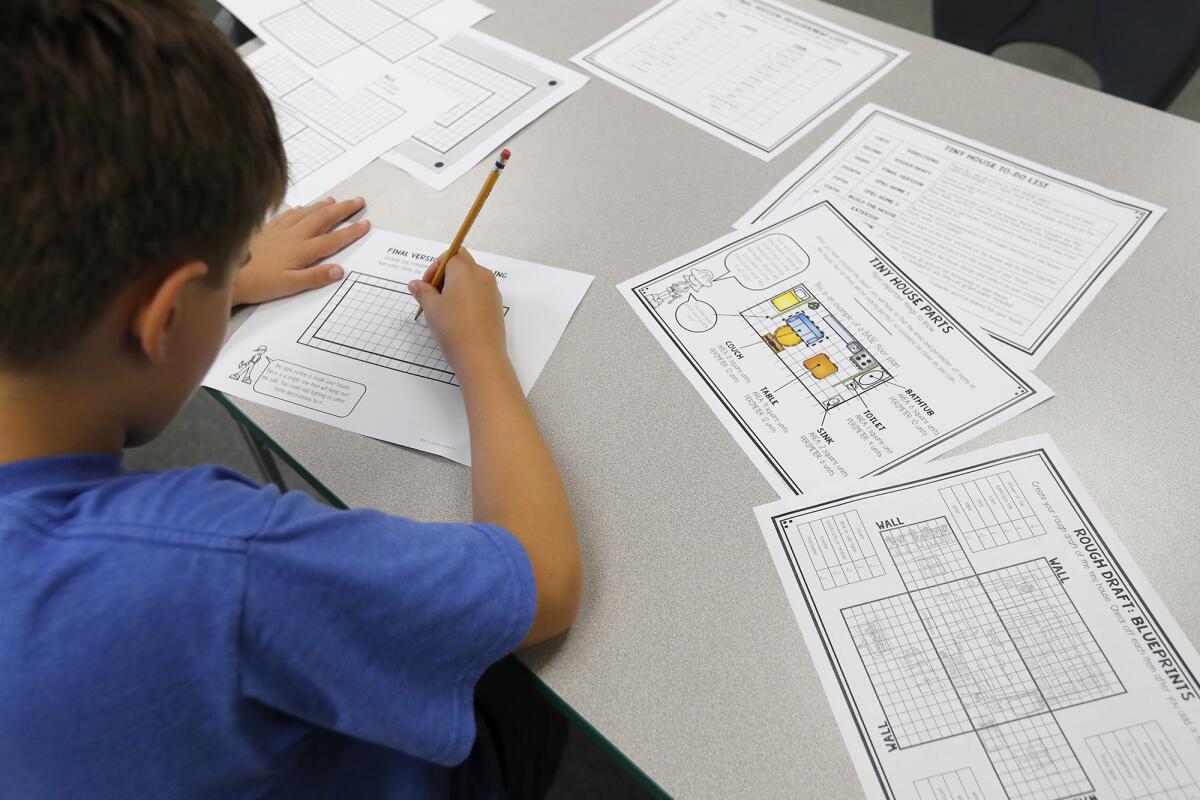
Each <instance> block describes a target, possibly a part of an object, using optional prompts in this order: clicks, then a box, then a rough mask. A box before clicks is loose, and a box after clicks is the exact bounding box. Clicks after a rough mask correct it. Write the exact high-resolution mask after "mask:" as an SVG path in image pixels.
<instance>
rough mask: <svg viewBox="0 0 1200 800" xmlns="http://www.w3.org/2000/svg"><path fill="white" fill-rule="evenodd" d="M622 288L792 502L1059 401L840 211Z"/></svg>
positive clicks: (678, 262)
mask: <svg viewBox="0 0 1200 800" xmlns="http://www.w3.org/2000/svg"><path fill="white" fill-rule="evenodd" d="M620 291H621V293H622V294H623V295H624V296H625V298H626V299H627V300H628V301H629V302H630V304H631V305H632V306H633V308H634V310H635V311H636V312H637V314H638V316H639V317H640V318H641V320H642V321H643V322H644V323H645V324H646V326H647V327H648V328H649V329H650V331H651V332H652V333H653V334H654V336H655V338H656V339H658V341H659V343H660V344H661V345H662V346H663V348H664V349H665V350H666V351H667V353H668V354H669V355H670V356H671V359H672V360H673V361H674V362H675V365H676V366H677V367H678V368H679V369H680V370H681V371H682V372H683V373H684V375H685V376H686V377H687V378H688V380H689V381H690V382H691V383H692V385H693V386H694V387H695V388H696V390H697V391H698V392H700V394H701V396H702V397H703V398H704V400H705V401H706V402H707V403H708V405H709V407H710V408H711V409H712V410H713V413H715V414H716V415H717V417H718V418H719V419H720V420H721V422H722V423H723V424H724V425H725V427H726V428H727V429H728V430H729V432H730V433H731V434H732V435H733V437H734V438H735V439H736V440H737V442H738V444H739V445H740V446H741V447H742V449H743V450H744V451H745V453H746V454H747V456H749V457H750V459H751V461H753V462H754V464H755V466H756V467H758V469H759V470H760V471H761V472H762V474H763V476H764V477H765V478H766V479H767V480H768V481H770V483H771V485H772V486H773V487H774V488H775V490H776V491H778V492H779V493H780V495H781V496H786V495H788V494H802V493H803V494H807V493H809V492H812V491H814V490H822V489H824V488H826V487H828V486H830V485H832V484H836V483H839V482H849V481H853V480H856V479H858V478H861V477H863V476H866V475H874V474H878V473H882V472H886V471H887V470H890V469H893V468H894V467H897V466H899V465H901V464H905V463H911V462H914V461H916V462H918V463H919V462H921V461H925V460H928V459H930V458H932V457H933V456H934V455H936V454H938V453H941V452H944V451H945V450H947V449H948V448H951V447H954V446H956V445H959V444H962V443H963V442H964V441H966V440H968V439H969V438H971V437H972V436H975V435H976V434H979V433H981V432H983V431H985V430H987V429H988V428H990V427H992V426H994V425H996V424H998V423H999V422H1001V421H1002V420H1005V419H1008V418H1009V417H1012V416H1013V415H1015V414H1018V413H1020V412H1022V411H1025V410H1027V409H1029V408H1031V407H1032V406H1034V405H1036V404H1038V403H1040V402H1042V401H1043V400H1045V399H1047V398H1048V397H1050V396H1051V394H1052V393H1051V392H1050V390H1049V389H1048V388H1047V387H1046V386H1044V385H1043V384H1042V383H1041V382H1040V381H1038V380H1037V379H1036V378H1035V377H1033V375H1031V374H1029V373H1027V372H1025V371H1024V370H1020V369H1017V368H1014V367H1010V366H1009V365H1007V364H1005V363H1004V362H1003V361H1001V360H1000V359H999V358H997V357H996V355H995V354H994V353H993V352H992V351H991V350H990V349H989V345H988V340H987V337H986V336H984V335H983V334H982V333H980V334H977V333H976V332H975V331H974V330H973V329H972V328H971V327H970V326H969V325H966V324H964V323H963V321H962V320H960V319H959V318H958V317H957V315H956V312H951V311H949V310H947V309H946V308H944V307H943V306H942V305H941V304H940V303H939V301H938V300H937V299H936V298H935V296H934V295H931V294H930V293H929V292H927V291H926V290H925V288H924V287H923V286H922V285H920V284H918V283H917V282H916V281H915V280H913V278H912V277H910V276H909V275H908V273H907V270H906V269H905V268H904V267H903V265H897V264H896V263H894V262H892V261H891V260H890V259H889V258H888V257H887V256H885V255H884V254H883V253H881V252H880V251H879V250H878V249H876V248H875V246H874V245H873V244H872V243H871V242H870V241H869V240H868V239H867V238H866V237H864V236H863V235H862V234H861V233H860V232H859V231H858V230H857V229H856V228H855V227H854V226H853V225H851V224H850V223H849V222H848V221H847V220H846V219H845V218H844V217H843V216H842V215H841V214H839V213H838V212H837V211H836V210H835V209H834V208H833V206H831V205H830V204H829V203H819V204H817V205H815V206H813V207H811V208H809V209H806V210H804V211H800V212H797V213H795V214H793V215H792V216H790V217H787V218H785V219H782V220H780V221H778V222H776V223H774V224H772V225H769V226H765V227H757V228H754V229H752V230H749V231H740V232H735V233H733V234H730V235H728V236H725V237H723V238H721V239H718V240H717V241H715V242H712V243H711V244H708V245H705V246H704V247H701V248H699V249H697V250H695V251H693V252H692V253H689V254H687V255H685V256H682V257H680V258H677V259H675V260H674V261H671V262H670V263H668V264H665V265H663V266H661V267H658V268H656V269H652V270H650V271H649V272H647V273H645V274H643V275H640V276H638V277H636V278H633V279H631V280H629V281H626V282H625V283H623V284H621V286H620Z"/></svg>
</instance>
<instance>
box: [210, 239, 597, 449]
mask: <svg viewBox="0 0 1200 800" xmlns="http://www.w3.org/2000/svg"><path fill="white" fill-rule="evenodd" d="M445 249H446V245H445V244H441V243H437V242H430V241H426V240H424V239H418V238H415V237H412V236H404V235H402V234H398V233H391V232H388V231H381V230H374V231H372V232H371V233H370V234H368V235H367V236H366V237H364V238H363V239H362V240H361V241H359V242H358V243H356V244H355V245H353V246H352V247H351V248H350V249H349V250H347V251H346V253H345V254H344V255H343V256H342V258H341V263H342V265H343V266H344V268H345V270H346V277H345V278H343V279H342V280H341V281H340V282H338V283H336V284H334V285H332V286H328V287H325V288H324V289H319V290H316V291H311V292H305V293H304V294H300V295H296V296H295V297H289V298H286V299H283V300H276V301H274V302H272V303H267V304H265V305H263V306H261V307H260V308H258V309H257V310H256V311H255V312H254V313H253V314H251V315H250V318H249V319H247V320H246V321H245V322H244V323H243V324H242V326H241V327H240V328H238V329H237V331H235V332H234V334H233V335H232V336H230V337H229V339H228V341H226V343H225V346H224V348H223V349H222V350H221V353H220V355H218V356H217V359H216V361H215V363H214V364H213V366H212V368H211V369H210V370H209V372H208V375H207V376H205V378H204V385H205V386H209V387H211V388H213V389H217V390H220V391H222V392H225V393H226V394H232V395H235V396H237V397H242V398H245V399H247V400H252V401H254V402H256V403H260V404H262V405H265V406H270V407H271V408H278V409H280V410H283V411H288V412H290V413H293V414H298V415H299V416H302V417H307V418H308V419H314V420H317V421H318V422H324V423H326V424H328V425H333V426H335V427H338V428H344V429H346V430H349V431H354V432H356V433H361V434H363V435H365V436H372V437H374V438H376V439H383V440H386V441H389V442H394V443H395V444H400V445H404V446H406V447H412V448H415V449H418V450H424V451H426V452H429V453H434V454H436V455H440V456H444V457H446V458H449V459H452V460H454V461H457V462H459V463H460V464H470V463H471V452H470V439H469V436H468V433H467V415H466V408H465V406H464V405H463V399H462V392H461V391H460V389H459V383H458V376H457V375H455V373H454V369H453V367H451V366H450V365H449V364H448V363H446V359H445V357H443V355H442V351H441V348H439V347H438V344H437V342H436V341H435V340H434V338H433V335H432V333H431V332H430V330H429V327H428V325H427V323H426V320H425V319H424V317H422V318H421V319H419V320H415V319H413V317H414V316H415V314H416V311H417V302H416V300H415V299H413V297H412V295H410V294H409V292H408V282H409V281H411V280H413V279H414V278H419V277H421V275H422V274H423V273H424V272H425V270H426V268H428V266H429V264H430V263H431V262H432V261H434V260H435V259H436V258H437V257H438V256H439V255H440V254H441V253H442V252H444V251H445ZM474 255H475V258H476V259H477V260H478V261H479V263H480V264H483V265H485V266H487V267H489V268H491V269H492V270H493V271H494V272H495V273H496V276H497V282H498V285H499V287H500V292H501V294H502V295H503V298H504V299H503V302H504V307H505V311H504V314H505V316H504V329H505V334H506V336H507V345H508V354H509V357H510V358H511V359H512V362H513V367H514V368H515V369H516V373H517V378H518V379H519V380H520V382H521V388H523V389H524V390H525V393H526V394H528V393H529V390H530V389H532V388H533V384H534V382H535V381H536V380H537V377H538V375H539V374H541V371H542V368H543V367H544V366H545V365H546V361H547V360H548V359H549V358H550V354H551V353H552V352H553V351H554V348H555V346H556V345H557V344H558V340H559V338H560V337H561V336H562V334H563V331H564V330H566V327H567V323H568V322H569V321H570V319H571V316H572V315H573V314H574V313H575V309H576V308H577V307H578V305H579V303H580V301H581V300H582V299H583V295H584V294H585V293H586V292H587V289H588V286H589V285H590V284H591V282H592V276H590V275H584V274H582V273H578V272H569V271H567V270H562V269H555V268H554V267H547V266H543V265H541V264H533V263H530V262H527V261H518V260H517V259H513V258H505V257H504V256H498V255H493V254H490V253H484V252H481V251H475V253H474ZM463 324H464V325H468V326H469V325H470V324H471V320H469V319H464V320H463Z"/></svg>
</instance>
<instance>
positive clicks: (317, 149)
mask: <svg viewBox="0 0 1200 800" xmlns="http://www.w3.org/2000/svg"><path fill="white" fill-rule="evenodd" d="M283 144H284V149H285V150H286V151H287V159H288V181H289V182H290V183H293V184H295V183H299V182H300V181H302V180H304V179H305V178H307V177H308V176H309V175H311V174H312V173H314V172H316V171H317V170H319V169H320V168H321V167H323V166H325V165H326V164H328V163H329V162H330V161H333V160H334V159H335V158H337V157H338V156H340V155H341V154H342V153H344V152H346V151H345V150H343V149H342V148H341V147H339V146H338V145H337V144H336V143H335V142H333V141H331V140H330V139H328V138H326V137H324V136H322V135H321V134H319V133H317V132H316V131H315V130H313V129H312V128H308V127H306V128H304V129H303V130H300V131H299V132H297V133H296V134H295V135H294V136H292V137H291V138H290V139H287V140H286V141H284V143H283Z"/></svg>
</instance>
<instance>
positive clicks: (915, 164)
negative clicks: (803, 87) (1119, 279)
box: [737, 105, 1166, 368]
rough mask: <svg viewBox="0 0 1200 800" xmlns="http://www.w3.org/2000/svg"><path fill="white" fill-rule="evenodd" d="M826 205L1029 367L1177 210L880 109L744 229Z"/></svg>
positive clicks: (871, 109) (863, 114)
mask: <svg viewBox="0 0 1200 800" xmlns="http://www.w3.org/2000/svg"><path fill="white" fill-rule="evenodd" d="M820 200H831V201H833V202H834V204H835V205H836V206H837V207H838V208H839V209H841V210H842V211H843V212H844V213H845V214H846V215H847V216H848V217H850V219H852V220H853V221H854V223H855V224H856V225H858V226H859V227H861V228H862V229H863V231H864V232H866V233H867V234H868V235H869V236H870V237H871V238H872V240H873V241H874V242H875V243H876V244H878V245H879V246H880V247H881V248H883V249H884V250H885V251H886V252H887V253H889V254H890V255H892V256H894V257H895V258H897V259H898V260H899V261H900V263H901V264H903V265H904V266H905V267H906V268H908V269H910V270H911V271H912V274H913V275H914V276H916V277H917V278H919V279H920V280H922V281H923V282H924V283H925V284H926V285H927V286H928V287H929V288H930V289H931V290H933V291H935V292H936V293H937V295H938V297H940V298H942V299H944V300H945V301H946V302H947V303H948V304H950V305H951V306H952V307H954V308H955V309H956V310H957V311H958V312H959V313H960V314H964V315H966V316H967V317H968V318H970V319H972V320H973V321H975V322H976V323H978V324H979V325H981V326H982V327H983V328H984V330H986V331H987V332H988V333H990V334H991V335H992V336H993V337H994V338H995V339H996V340H997V341H1000V342H1003V343H1004V344H1005V345H1007V346H1006V347H1002V348H1000V350H1001V353H1002V355H1003V356H1004V357H1005V358H1006V359H1015V360H1017V361H1018V362H1019V363H1022V364H1024V365H1025V366H1028V367H1030V368H1032V367H1034V366H1036V365H1037V363H1038V362H1040V361H1041V360H1042V358H1043V357H1045V355H1046V353H1047V352H1049V350H1050V348H1051V347H1053V346H1054V344H1055V343H1056V342H1057V341H1058V340H1059V338H1061V337H1062V335H1063V333H1065V332H1066V330H1067V328H1068V327H1070V325H1071V323H1072V322H1074V321H1075V319H1076V318H1077V317H1078V316H1079V315H1080V314H1081V313H1082V312H1083V309H1084V308H1086V307H1087V304H1088V303H1089V302H1091V300H1092V298H1093V297H1095V296H1096V294H1097V293H1098V292H1099V291H1100V287H1102V286H1103V285H1104V283H1105V282H1106V281H1107V280H1108V279H1109V278H1111V277H1112V275H1113V273H1114V272H1116V271H1117V269H1118V268H1119V267H1120V266H1121V264H1123V263H1124V262H1125V259H1127V258H1128V257H1129V255H1130V254H1131V253H1132V252H1133V250H1134V249H1135V248H1136V247H1137V246H1138V244H1140V243H1141V241H1142V239H1143V238H1145V237H1146V235H1147V234H1148V233H1149V232H1150V229H1151V228H1153V227H1154V225H1155V224H1157V223H1158V221H1159V219H1161V218H1162V215H1163V214H1164V213H1165V212H1166V209H1164V208H1162V207H1161V206H1156V205H1154V204H1153V203H1147V202H1145V201H1144V200H1138V199H1136V198H1133V197H1129V196H1128V195H1124V194H1121V193H1119V192H1114V191H1112V190H1111V189H1105V188H1104V187H1102V186H1097V185H1096V184H1094V183H1089V182H1088V181H1084V180H1080V179H1079V178H1073V177H1071V176H1070V175H1065V174H1063V173H1061V172H1057V171H1055V170H1052V169H1050V168H1049V167H1044V166H1042V165H1040V164H1035V163H1033V162H1031V161H1027V160H1025V159H1021V158H1018V157H1017V156H1014V155H1012V154H1010V153H1005V152H1002V151H1000V150H995V149H992V148H990V147H987V146H986V145H982V144H979V143H978V142H974V141H972V140H970V139H966V138H964V137H962V136H958V135H956V134H953V133H950V132H948V131H944V130H941V129H940V128H935V127H933V126H932V125H927V124H925V123H923V122H920V121H918V120H915V119H912V118H911V117H906V116H904V115H902V114H898V113H896V112H895V111H889V110H887V109H885V108H880V107H879V106H876V105H868V106H865V107H864V108H863V109H861V110H860V111H859V112H858V113H857V114H855V115H854V117H853V118H852V119H851V120H850V121H849V122H848V123H846V125H845V126H844V127H843V128H842V129H841V130H840V131H838V133H836V134H835V135H834V136H833V137H832V138H831V139H830V140H829V141H828V142H826V143H825V144H824V145H823V146H822V147H821V149H820V150H818V151H817V152H816V153H814V154H813V155H812V156H811V157H810V158H808V160H806V161H805V162H804V163H803V164H801V165H800V166H799V167H798V168H797V169H796V170H795V171H794V172H792V173H791V174H790V175H788V176H787V177H786V178H784V179H783V180H782V181H780V183H779V184H778V185H777V186H776V187H775V188H774V189H772V190H771V191H770V192H769V193H768V194H767V196H766V197H764V198H763V199H762V200H761V201H759V203H758V205H756V206H755V207H754V208H752V209H751V210H750V211H749V213H747V214H746V215H745V216H744V217H742V219H741V220H740V221H739V222H738V223H737V224H738V226H739V227H745V226H748V225H751V224H755V223H760V222H769V221H771V220H773V219H778V218H779V217H782V216H786V215H788V214H791V213H793V212H794V211H795V210H797V209H800V208H806V207H808V206H810V205H812V204H813V203H815V202H817V201H820Z"/></svg>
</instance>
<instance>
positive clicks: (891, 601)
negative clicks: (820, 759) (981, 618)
mask: <svg viewBox="0 0 1200 800" xmlns="http://www.w3.org/2000/svg"><path fill="white" fill-rule="evenodd" d="M842 618H843V619H844V620H845V622H846V627H848V628H849V629H850V635H851V636H852V637H853V639H854V644H855V647H857V648H858V654H859V656H860V657H861V658H862V662H863V667H864V668H865V669H866V670H867V675H868V676H870V678H871V683H872V684H873V685H874V687H875V693H876V695H877V696H878V697H879V703H880V705H882V706H883V710H884V714H885V716H886V717H887V720H888V724H889V725H891V729H892V734H893V735H894V736H895V737H896V742H897V743H898V744H899V745H900V747H912V746H913V745H918V744H923V743H925V742H932V741H935V740H937V739H944V738H946V737H948V736H956V735H958V734H960V733H967V732H969V731H970V730H971V721H970V719H969V718H968V717H967V713H966V711H965V710H964V709H963V705H962V703H961V702H960V701H959V699H958V694H957V693H956V692H955V690H954V686H953V685H952V684H951V683H950V678H949V676H948V675H947V674H946V670H945V668H944V667H943V666H942V663H941V660H940V659H939V658H938V654H937V651H936V650H935V649H934V647H933V643H932V642H931V641H930V640H929V636H928V635H927V634H926V632H925V626H924V624H923V623H922V622H921V618H920V617H919V616H917V611H916V609H915V608H914V607H913V603H912V600H911V599H910V598H909V597H908V595H903V594H902V595H896V596H895V597H887V598H884V599H882V600H875V601H872V602H870V603H864V604H862V605H859V606H852V607H850V608H844V609H842Z"/></svg>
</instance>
